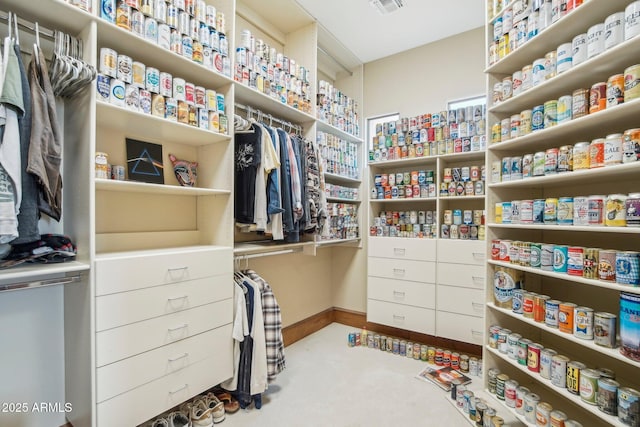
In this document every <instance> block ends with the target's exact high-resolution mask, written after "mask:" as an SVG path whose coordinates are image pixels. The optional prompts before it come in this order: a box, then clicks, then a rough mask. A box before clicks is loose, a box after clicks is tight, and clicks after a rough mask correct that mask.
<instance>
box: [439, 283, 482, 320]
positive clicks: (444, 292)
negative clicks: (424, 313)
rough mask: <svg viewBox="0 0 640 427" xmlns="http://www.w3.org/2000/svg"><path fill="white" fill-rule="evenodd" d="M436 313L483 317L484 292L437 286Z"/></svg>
mask: <svg viewBox="0 0 640 427" xmlns="http://www.w3.org/2000/svg"><path fill="white" fill-rule="evenodd" d="M436 307H437V310H438V311H448V312H451V313H460V314H466V315H469V316H478V317H484V291H483V290H480V289H467V288H457V287H454V286H438V304H437V305H436Z"/></svg>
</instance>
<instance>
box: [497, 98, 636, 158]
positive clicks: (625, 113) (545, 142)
mask: <svg viewBox="0 0 640 427" xmlns="http://www.w3.org/2000/svg"><path fill="white" fill-rule="evenodd" d="M531 107H533V105H532V106H531ZM639 114H640V99H634V100H633V101H630V102H625V103H624V104H620V105H616V106H615V107H611V108H607V109H605V110H602V111H598V112H597V113H593V114H587V115H586V116H582V117H579V118H577V119H573V120H569V121H568V122H565V123H561V124H559V125H557V126H553V127H550V128H546V129H542V130H539V131H535V132H531V133H530V134H528V135H524V136H520V137H518V138H512V139H508V140H506V141H502V142H497V143H494V144H491V150H492V151H505V150H523V149H527V150H530V151H531V152H532V153H533V152H534V151H537V150H538V149H545V148H549V147H558V146H560V145H564V144H574V143H576V142H580V141H581V140H584V141H587V142H589V141H591V140H592V139H594V138H604V137H605V136H606V135H607V134H609V133H622V132H624V131H625V130H626V129H628V128H630V127H633V126H634V125H630V123H632V124H633V123H635V125H637V117H638V115H639ZM567 137H568V138H570V139H566V138H567Z"/></svg>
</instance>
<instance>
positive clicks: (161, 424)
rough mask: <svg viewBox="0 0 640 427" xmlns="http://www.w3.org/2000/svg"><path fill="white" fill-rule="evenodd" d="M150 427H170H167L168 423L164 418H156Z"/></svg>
mask: <svg viewBox="0 0 640 427" xmlns="http://www.w3.org/2000/svg"><path fill="white" fill-rule="evenodd" d="M151 427H170V426H169V421H167V420H166V419H165V418H158V419H157V420H155V421H154V422H153V424H151Z"/></svg>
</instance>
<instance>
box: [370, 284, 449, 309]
mask: <svg viewBox="0 0 640 427" xmlns="http://www.w3.org/2000/svg"><path fill="white" fill-rule="evenodd" d="M367 297H368V298H370V299H376V300H380V301H388V302H395V303H398V304H407V305H413V306H417V307H423V308H431V309H434V308H436V306H435V300H436V285H434V284H431V283H420V282H408V281H402V280H395V279H384V278H381V277H369V282H368V289H367Z"/></svg>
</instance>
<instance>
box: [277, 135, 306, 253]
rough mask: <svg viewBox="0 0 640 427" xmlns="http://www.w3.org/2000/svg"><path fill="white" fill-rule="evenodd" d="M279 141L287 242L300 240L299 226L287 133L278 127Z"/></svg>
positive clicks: (284, 225)
mask: <svg viewBox="0 0 640 427" xmlns="http://www.w3.org/2000/svg"><path fill="white" fill-rule="evenodd" d="M277 133H278V142H279V144H280V163H281V167H280V171H281V173H280V178H281V179H280V190H281V192H282V208H283V209H284V212H283V213H282V223H283V226H282V228H283V230H284V232H285V233H286V241H287V242H298V241H299V240H300V238H299V235H298V228H297V226H296V223H295V222H294V220H293V206H292V205H291V162H290V159H289V150H288V148H287V134H286V132H285V131H283V130H282V129H277ZM294 161H295V160H294Z"/></svg>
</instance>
